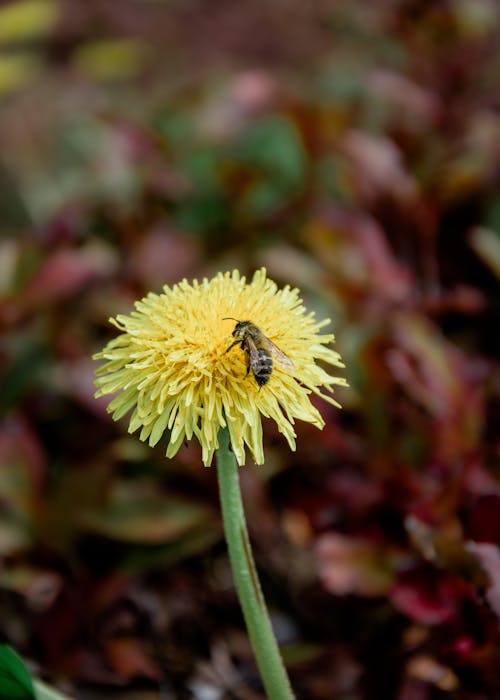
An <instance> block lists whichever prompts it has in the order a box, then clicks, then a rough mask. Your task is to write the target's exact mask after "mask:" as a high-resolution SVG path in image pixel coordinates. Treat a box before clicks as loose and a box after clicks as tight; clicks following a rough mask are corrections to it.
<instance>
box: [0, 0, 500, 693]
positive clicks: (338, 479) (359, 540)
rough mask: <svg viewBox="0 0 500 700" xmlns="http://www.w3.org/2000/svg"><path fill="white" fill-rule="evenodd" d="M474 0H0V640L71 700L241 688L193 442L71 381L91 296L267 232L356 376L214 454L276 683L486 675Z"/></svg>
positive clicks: (326, 684) (491, 131)
mask: <svg viewBox="0 0 500 700" xmlns="http://www.w3.org/2000/svg"><path fill="white" fill-rule="evenodd" d="M499 19H500V6H499V4H498V3H497V2H496V0H475V2H468V1H467V0H437V1H433V2H426V1H419V0H376V1H375V2H374V1H373V0H360V1H358V2H356V3H344V2H342V1H341V0H337V1H336V0H323V1H322V2H317V3H313V2H302V1H300V0H276V1H275V2H273V3H270V2H266V1H265V0H253V1H250V0H243V1H242V2H237V3H234V2H226V1H224V0H218V1H215V2H212V3H210V4H208V3H204V2H201V1H200V0H183V1H181V0H164V1H162V0H156V1H153V0H149V1H147V0H121V2H106V1H105V0H64V1H63V0H59V1H58V0H20V1H18V2H2V3H1V4H0V328H1V341H0V342H1V345H0V384H1V392H0V405H1V423H0V562H1V565H0V619H1V620H2V623H1V635H2V636H1V639H2V640H3V641H6V642H8V643H9V644H11V645H12V646H13V647H14V648H15V649H16V650H17V651H18V652H19V653H20V654H22V656H23V657H24V658H25V659H26V661H27V662H28V664H29V666H30V668H31V669H32V671H33V672H34V673H36V674H37V675H38V676H39V677H41V678H44V679H45V680H47V681H48V682H50V683H51V684H53V685H56V686H58V687H59V688H60V689H62V690H64V691H66V692H68V693H72V694H73V696H74V697H76V698H79V699H82V700H99V699H100V698H104V697H106V698H116V699H117V700H118V699H119V700H132V699H135V698H144V699H146V700H154V699H158V700H169V699H171V698H181V699H183V698H196V699H198V698H199V699H200V700H218V699H221V700H227V699H229V698H241V699H243V700H258V699H259V698H261V699H262V698H263V697H264V696H263V693H262V690H261V686H260V683H259V679H258V675H257V672H256V669H255V667H254V662H253V657H252V654H251V651H250V648H249V645H248V641H247V637H246V632H245V629H244V626H243V622H242V618H241V614H240V611H239V608H238V604H237V601H236V599H235V595H234V591H233V586H232V580H231V574H230V570H229V566H228V561H227V558H226V550H225V545H224V542H223V540H222V535H221V525H220V519H219V506H218V495H217V487H216V474H215V471H214V470H213V469H206V468H203V467H202V466H201V461H200V450H199V448H198V446H197V445H196V444H194V443H193V444H190V445H188V446H185V447H184V448H182V449H181V451H180V452H179V454H178V456H177V457H176V458H175V459H173V460H167V459H166V458H165V457H164V451H165V444H160V445H159V446H158V447H157V448H155V449H151V448H149V447H147V446H145V445H143V444H142V443H140V442H139V440H138V438H137V437H136V436H130V435H128V434H127V431H126V427H127V421H126V420H124V421H122V422H121V424H114V423H112V421H111V420H110V418H109V417H108V416H107V414H106V411H105V406H106V402H105V401H104V402H103V401H96V400H94V399H93V397H92V396H93V391H94V389H93V384H92V382H93V372H94V369H95V368H94V366H93V365H94V364H95V363H93V362H92V360H91V359H90V358H91V355H92V353H94V352H96V351H97V350H98V349H100V348H101V347H102V346H103V345H104V343H105V342H106V341H107V340H108V339H109V338H111V337H113V335H114V331H113V329H112V328H111V327H110V326H109V324H108V317H109V316H114V315H116V314H117V313H128V312H129V311H130V310H131V307H132V304H133V301H134V300H135V299H138V298H141V297H142V296H143V295H145V294H146V293H147V292H148V291H150V290H152V291H155V292H159V291H161V288H162V285H163V284H165V283H168V284H170V283H173V282H176V281H178V280H179V279H181V278H182V277H187V278H190V279H191V278H193V277H201V276H204V275H208V276H210V275H212V274H214V273H216V272H217V271H219V270H227V269H232V268H233V267H237V268H239V269H240V270H241V271H242V272H245V273H247V274H251V273H252V272H253V270H254V269H255V268H256V267H259V266H261V265H265V266H266V267H267V270H268V273H269V275H270V276H271V277H272V278H273V279H275V280H276V281H277V282H278V284H280V285H284V284H291V285H296V286H299V287H300V288H301V290H302V293H303V297H304V300H305V302H306V304H307V306H308V307H309V308H311V309H314V310H315V311H316V312H317V314H318V315H319V316H321V317H329V318H331V319H332V325H333V330H334V332H335V333H336V336H337V344H336V349H337V350H339V351H340V352H341V354H342V356H343V358H344V360H345V362H346V365H347V369H346V370H345V376H346V378H347V380H348V381H349V383H350V385H351V388H350V389H348V390H347V389H341V390H339V391H338V392H337V398H338V399H339V401H341V403H342V404H343V406H344V408H343V410H342V411H337V410H334V409H333V408H331V407H329V406H327V405H325V404H323V405H321V406H320V405H319V404H318V407H319V408H320V410H321V411H322V413H323V415H324V416H325V420H326V427H325V429H324V430H323V431H322V432H319V431H317V430H316V429H315V428H313V427H311V426H309V425H301V424H297V434H298V441H297V442H298V448H297V452H296V453H291V452H290V451H289V450H288V447H287V445H286V444H285V441H284V440H283V439H282V438H281V437H280V436H279V435H278V434H277V433H276V431H275V429H274V426H273V425H272V424H266V425H265V434H266V438H265V439H266V465H265V467H261V468H254V467H253V466H252V465H251V464H250V463H249V464H248V465H247V467H245V468H243V469H242V470H241V480H242V487H243V491H244V496H245V500H246V503H247V515H248V519H249V525H250V529H251V535H252V539H253V541H254V544H255V551H256V557H257V561H258V566H259V570H260V573H261V576H262V581H263V586H264V590H265V595H266V598H267V600H268V602H269V605H270V608H271V613H272V618H273V623H274V625H275V628H276V632H277V635H278V637H279V640H280V642H281V644H282V645H283V650H284V655H285V659H286V662H287V665H288V668H289V671H290V675H291V679H292V683H293V685H294V688H295V690H296V693H297V697H298V698H299V699H300V700H332V699H333V700H371V699H372V698H373V699H378V698H380V699H381V700H391V699H392V698H394V699H397V700H434V699H437V700H441V699H443V698H459V699H463V700H486V699H488V700H490V699H492V698H498V697H500V680H499V674H498V660H499V658H500V657H499V654H500V633H499V616H500V588H499V584H498V581H499V576H500V551H499V549H498V545H499V539H500V439H499V433H498V428H499V425H500V372H499V364H498V353H499V347H500V343H499V338H500V334H499V328H500V289H499V277H500V194H499V182H500V165H499V164H500V119H499V111H500V77H499V76H500V30H499Z"/></svg>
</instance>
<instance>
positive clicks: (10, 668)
mask: <svg viewBox="0 0 500 700" xmlns="http://www.w3.org/2000/svg"><path fill="white" fill-rule="evenodd" d="M0 697H1V698H2V700H31V699H33V700H35V690H34V688H33V681H32V680H31V675H30V673H29V671H28V669H27V668H26V666H25V664H24V662H23V660H22V659H21V657H20V656H18V655H17V654H16V652H15V651H14V650H13V649H12V648H11V647H9V646H7V645H6V644H1V645H0Z"/></svg>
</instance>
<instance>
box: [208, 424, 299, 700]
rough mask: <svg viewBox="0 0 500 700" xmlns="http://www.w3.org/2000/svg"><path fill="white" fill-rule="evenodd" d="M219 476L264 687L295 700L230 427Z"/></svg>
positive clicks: (278, 699)
mask: <svg viewBox="0 0 500 700" xmlns="http://www.w3.org/2000/svg"><path fill="white" fill-rule="evenodd" d="M217 475H218V479H219V492H220V500H221V507H222V519H223V524H224V534H225V537H226V542H227V547H228V550H229V560H230V562H231V568H232V572H233V576H234V580H235V584H236V590H237V593H238V598H239V601H240V605H241V608H242V610H243V616H244V618H245V622H246V626H247V630H248V634H249V637H250V642H251V644H252V648H253V651H254V654H255V658H256V661H257V666H258V667H259V670H260V673H261V676H262V681H263V684H264V688H265V690H266V693H267V696H268V698H270V700H293V698H294V695H293V692H292V689H291V686H290V681H289V680H288V676H287V673H286V670H285V667H284V665H283V660H282V658H281V654H280V651H279V648H278V644H277V642H276V639H275V637H274V633H273V629H272V627H271V622H270V620H269V615H268V612H267V608H266V603H265V601H264V596H263V595H262V590H261V587H260V583H259V579H258V576H257V570H256V568H255V562H254V559H253V555H252V549H251V546H250V540H249V537H248V531H247V526H246V521H245V513H244V510H243V502H242V499H241V491H240V481H239V475H238V466H237V464H236V460H235V458H234V455H233V453H232V452H231V451H230V450H229V433H228V430H227V428H223V429H221V430H220V432H219V449H218V452H217Z"/></svg>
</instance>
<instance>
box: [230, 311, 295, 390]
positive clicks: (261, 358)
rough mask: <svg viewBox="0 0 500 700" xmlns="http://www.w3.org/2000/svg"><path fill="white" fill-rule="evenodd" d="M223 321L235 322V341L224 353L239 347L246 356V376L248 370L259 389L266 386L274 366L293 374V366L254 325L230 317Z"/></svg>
mask: <svg viewBox="0 0 500 700" xmlns="http://www.w3.org/2000/svg"><path fill="white" fill-rule="evenodd" d="M223 320H232V321H236V326H235V327H234V331H233V333H232V335H233V337H234V338H236V340H235V341H234V342H233V343H231V345H230V346H229V347H228V348H227V350H226V351H225V352H224V354H226V352H229V351H230V350H231V349H232V348H234V346H235V345H238V344H239V346H240V348H241V349H242V350H244V351H245V352H246V355H247V375H248V374H249V372H250V370H252V374H253V376H254V379H255V381H256V382H257V384H258V385H259V386H260V387H261V386H264V384H267V382H268V381H269V379H270V377H271V374H272V372H273V368H274V364H275V363H276V365H277V366H278V367H281V369H284V370H286V371H288V372H294V371H295V366H294V364H293V362H292V361H291V359H290V358H289V357H287V356H286V355H285V353H284V352H283V351H282V350H280V349H279V348H278V347H277V346H276V345H275V344H274V343H273V342H272V341H271V340H269V338H268V337H267V336H266V335H265V333H263V332H262V331H261V330H260V328H259V327H258V326H256V325H255V323H252V322H251V321H238V319H237V318H232V317H231V316H229V317H226V318H225V319H223Z"/></svg>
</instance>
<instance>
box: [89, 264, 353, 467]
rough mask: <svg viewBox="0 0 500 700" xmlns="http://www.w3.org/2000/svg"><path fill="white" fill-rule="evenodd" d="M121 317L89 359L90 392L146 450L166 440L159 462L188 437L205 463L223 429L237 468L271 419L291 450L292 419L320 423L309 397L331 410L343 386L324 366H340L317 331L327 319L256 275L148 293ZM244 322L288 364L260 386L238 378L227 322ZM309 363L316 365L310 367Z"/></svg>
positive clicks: (243, 366)
mask: <svg viewBox="0 0 500 700" xmlns="http://www.w3.org/2000/svg"><path fill="white" fill-rule="evenodd" d="M135 307H136V310H135V311H133V312H132V313H131V314H130V316H124V315H119V316H117V318H116V319H110V320H111V323H113V324H114V325H115V326H116V327H117V328H118V329H119V330H120V331H122V332H121V334H120V335H118V336H117V337H116V338H114V339H113V340H111V341H110V342H109V343H108V344H107V345H106V347H105V348H104V349H103V350H102V351H101V352H99V353H97V354H96V355H95V359H101V360H106V363H105V364H104V365H103V366H101V367H100V368H99V370H98V371H97V374H98V378H97V380H96V385H97V386H98V391H97V393H96V396H104V395H108V394H117V395H116V396H115V397H114V398H113V400H112V401H111V403H110V404H109V406H108V411H109V412H110V413H112V415H113V418H114V419H115V420H118V419H119V418H121V417H123V416H124V415H125V414H126V413H128V412H129V411H131V410H132V416H131V418H130V425H129V432H134V431H135V430H137V429H139V428H140V429H141V432H140V439H141V440H144V441H146V440H147V441H148V442H149V444H150V445H152V446H153V445H155V444H156V443H157V442H158V441H159V440H160V438H161V437H162V435H163V434H164V433H166V434H167V435H168V447H167V457H173V456H174V455H175V454H176V453H177V451H178V449H179V447H180V446H181V444H182V443H183V441H184V440H190V439H191V438H192V437H193V436H195V437H196V438H197V439H198V441H199V442H200V445H201V448H202V459H203V463H204V464H205V465H210V464H211V462H212V458H213V455H214V452H215V450H216V449H217V448H218V446H219V445H218V434H219V430H220V428H226V427H227V429H228V431H229V436H230V442H231V447H232V450H233V452H234V454H235V456H236V460H237V462H238V464H239V465H243V464H244V463H245V446H247V447H248V448H249V450H250V452H251V454H252V456H253V459H254V460H255V462H256V463H257V464H262V463H263V462H264V450H263V445H262V417H265V418H272V419H273V420H274V421H276V424H277V426H278V430H279V431H280V432H281V433H282V434H283V435H284V436H285V438H286V440H287V441H288V444H289V446H290V448H291V449H292V450H294V449H295V431H294V427H293V426H294V421H295V419H299V420H302V421H306V422H308V423H312V424H313V425H315V426H316V427H317V428H322V427H323V425H324V421H323V419H322V417H321V414H320V413H319V411H318V410H317V409H316V408H315V406H313V404H312V403H311V401H310V397H311V394H312V393H314V394H317V395H318V396H320V397H321V398H323V399H325V401H328V402H329V403H331V404H333V405H335V406H338V403H337V402H336V401H335V400H334V399H333V398H332V396H331V394H332V393H333V389H332V387H333V386H334V385H343V386H345V385H346V381H345V379H343V378H340V377H336V376H332V375H330V374H329V373H328V372H327V370H326V369H325V366H327V365H332V366H334V367H344V365H343V364H342V362H341V359H340V355H339V354H338V353H337V352H335V351H334V350H332V349H331V348H330V347H328V345H329V344H330V343H331V342H332V341H333V340H334V336H333V335H332V334H322V333H321V329H322V328H323V327H324V326H325V325H327V324H328V323H329V321H328V320H324V321H317V320H316V318H315V315H314V313H307V312H306V309H305V307H304V306H303V304H302V300H301V298H300V296H299V290H298V289H292V288H290V287H289V286H286V287H284V288H283V289H278V287H277V285H276V284H275V283H274V282H273V281H272V280H271V279H269V278H268V277H267V275H266V271H265V269H260V270H257V271H256V272H255V274H254V275H253V278H252V280H251V281H250V282H247V281H246V279H245V277H243V276H241V275H240V274H239V272H238V271H237V270H234V271H233V272H232V273H231V272H226V273H219V274H217V275H216V276H215V277H213V278H212V279H210V280H208V279H204V280H203V281H202V282H198V281H197V280H194V281H193V282H192V283H189V282H188V281H187V280H182V282H180V283H179V284H176V285H174V286H173V287H168V286H165V287H164V289H163V294H159V295H158V294H153V293H150V294H148V295H147V296H146V297H145V298H144V299H142V300H141V301H139V302H136V304H135ZM228 317H231V318H233V319H238V320H250V321H251V322H252V323H254V324H255V325H256V326H258V327H259V328H260V329H261V330H262V331H263V333H264V334H265V336H266V337H267V338H269V340H271V341H272V343H274V344H275V345H276V346H278V347H279V348H280V349H281V350H282V351H283V353H285V354H286V356H287V357H288V358H290V360H291V361H292V363H293V368H292V369H293V371H287V370H283V369H282V368H281V367H280V366H279V364H278V363H275V366H274V368H273V371H272V373H271V376H270V378H269V381H267V382H266V383H265V384H264V385H263V386H259V384H258V383H257V382H256V381H255V377H254V376H253V375H252V372H247V365H248V357H247V353H246V351H245V350H243V349H241V347H240V345H238V346H236V347H233V348H232V349H231V350H230V351H229V352H226V351H227V350H228V348H229V347H230V346H231V344H232V343H233V342H234V338H233V336H232V332H233V330H234V328H235V321H234V320H231V318H228ZM318 361H319V363H320V364H318Z"/></svg>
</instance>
